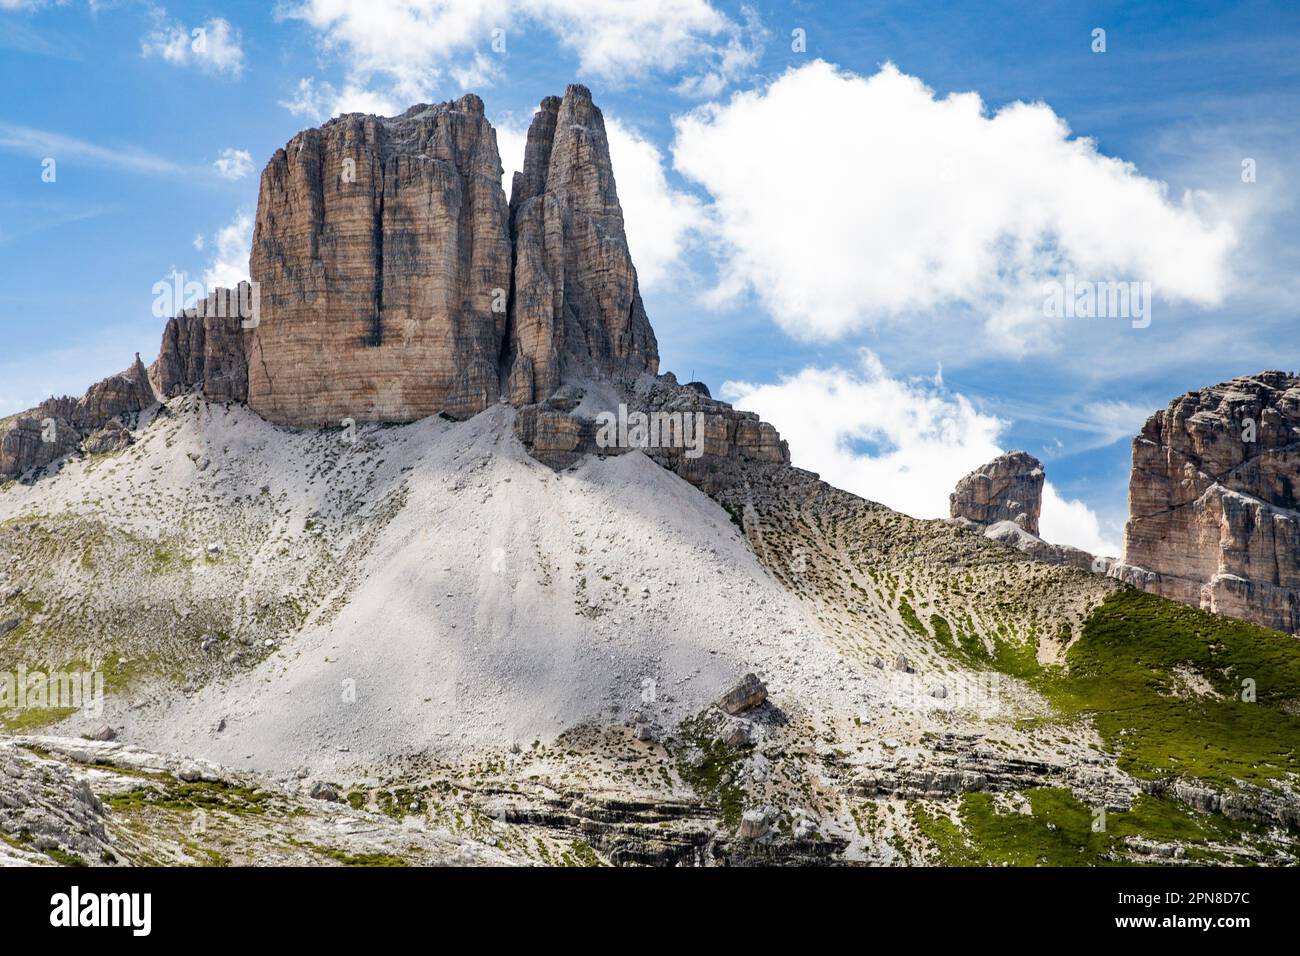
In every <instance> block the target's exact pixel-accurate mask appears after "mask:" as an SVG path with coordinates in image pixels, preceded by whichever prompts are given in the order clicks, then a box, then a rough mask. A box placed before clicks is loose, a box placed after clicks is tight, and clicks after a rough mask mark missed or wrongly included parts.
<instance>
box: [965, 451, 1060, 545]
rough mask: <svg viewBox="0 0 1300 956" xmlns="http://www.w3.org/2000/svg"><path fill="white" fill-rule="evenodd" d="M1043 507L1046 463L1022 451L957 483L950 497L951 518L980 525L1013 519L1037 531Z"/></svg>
mask: <svg viewBox="0 0 1300 956" xmlns="http://www.w3.org/2000/svg"><path fill="white" fill-rule="evenodd" d="M1042 506H1043V463H1042V462H1041V461H1039V460H1038V459H1037V458H1035V457H1034V456H1033V455H1030V454H1028V453H1026V452H1023V451H1013V452H1008V453H1007V454H1005V455H999V456H998V457H997V458H994V459H993V460H992V461H991V462H989V463H988V464H987V465H984V466H982V467H980V468H977V469H976V470H975V471H972V472H971V473H970V474H969V475H967V476H966V477H965V478H963V479H962V480H961V481H959V482H957V488H956V490H955V491H954V492H953V493H952V494H951V495H949V496H948V509H949V513H950V514H951V515H952V517H954V518H957V519H963V518H964V519H966V520H967V521H970V522H973V523H975V524H978V525H991V524H996V523H997V522H999V521H1010V522H1012V523H1013V524H1015V525H1017V526H1019V527H1020V528H1023V529H1024V530H1025V531H1028V532H1029V533H1030V534H1032V535H1037V534H1038V515H1039V512H1040V511H1041V510H1042Z"/></svg>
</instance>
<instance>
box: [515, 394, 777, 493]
mask: <svg viewBox="0 0 1300 956" xmlns="http://www.w3.org/2000/svg"><path fill="white" fill-rule="evenodd" d="M574 392H576V393H577V394H578V396H579V397H580V399H582V402H581V405H582V407H578V404H577V403H576V402H572V401H570V400H569V396H570V395H571V394H572V393H574ZM623 398H626V402H625V403H622V407H621V408H620V407H619V404H620V403H619V402H617V401H613V400H612V399H623ZM515 435H516V436H517V437H518V438H519V440H520V442H521V443H522V444H523V445H524V447H525V448H527V449H528V451H529V453H530V454H531V455H532V456H533V457H534V458H536V459H538V460H539V461H541V462H543V463H545V464H547V465H550V466H551V467H552V468H556V469H562V468H567V467H569V466H570V465H572V464H574V463H575V462H577V461H578V460H579V459H580V458H581V457H582V456H584V455H601V456H607V455H621V454H624V453H626V452H629V451H641V452H643V453H644V454H646V455H648V456H649V457H650V458H651V459H653V460H654V461H655V462H656V463H658V464H659V465H660V466H662V467H663V468H666V469H667V470H668V471H671V472H674V473H675V474H677V475H679V476H681V477H682V478H684V479H686V480H687V481H689V482H690V483H691V484H693V485H695V486H696V487H697V488H699V489H700V490H701V491H703V492H705V493H706V494H709V495H716V494H717V493H718V492H720V491H722V490H724V489H726V488H729V487H732V486H733V485H736V484H738V483H741V482H743V481H744V477H745V465H746V464H747V463H750V462H763V463H768V464H784V465H788V464H789V463H790V447H789V445H788V444H787V443H786V442H785V441H783V440H782V439H781V436H780V435H779V434H778V433H777V431H776V429H775V428H773V427H772V426H771V425H769V424H768V423H767V422H764V421H760V420H759V417H758V416H757V415H756V414H754V413H753V412H743V411H738V410H737V409H735V408H732V407H731V406H730V405H728V404H727V403H726V402H720V401H717V400H716V399H712V398H709V397H708V395H707V389H702V388H700V387H699V386H698V383H695V384H692V385H680V384H678V382H677V378H676V376H674V375H673V374H672V373H671V372H665V373H664V374H662V375H660V376H658V377H657V378H655V379H651V380H647V379H644V378H643V379H642V380H641V381H640V382H639V383H638V385H637V387H636V388H635V389H634V390H633V391H632V392H631V393H630V394H629V395H627V396H624V395H623V394H622V393H612V392H607V393H606V394H605V396H604V400H601V399H597V398H592V397H588V396H586V395H585V393H583V392H582V391H581V390H580V389H575V387H574V386H572V385H566V386H564V387H563V388H562V389H560V391H559V392H557V394H556V395H554V396H552V397H551V398H549V399H547V400H546V401H545V402H540V403H536V404H533V405H527V406H525V407H523V408H521V409H520V410H519V414H518V415H517V416H516V418H515Z"/></svg>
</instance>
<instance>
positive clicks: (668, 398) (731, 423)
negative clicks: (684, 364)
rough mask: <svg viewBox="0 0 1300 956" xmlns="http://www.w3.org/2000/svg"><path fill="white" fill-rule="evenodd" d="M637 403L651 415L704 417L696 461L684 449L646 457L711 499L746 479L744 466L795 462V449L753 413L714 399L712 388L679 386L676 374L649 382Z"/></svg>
mask: <svg viewBox="0 0 1300 956" xmlns="http://www.w3.org/2000/svg"><path fill="white" fill-rule="evenodd" d="M636 402H637V407H638V408H642V409H644V410H645V411H646V412H648V413H650V414H665V413H666V414H670V415H674V414H680V415H682V416H688V415H689V416H694V415H697V414H699V415H703V416H704V418H703V422H704V441H703V449H702V454H700V455H698V456H697V457H692V455H693V454H694V453H693V451H692V450H691V449H689V448H686V447H684V446H683V445H682V444H671V445H668V446H666V447H658V448H647V449H646V454H648V455H649V456H650V457H651V458H653V459H654V460H655V461H657V462H658V463H659V464H660V465H662V466H663V467H664V468H667V469H668V470H669V471H673V472H676V473H677V474H678V475H680V476H681V477H683V478H685V479H686V480H687V481H689V482H690V483H691V484H693V485H695V486H696V487H698V488H700V489H701V490H702V491H704V492H705V493H706V494H710V495H711V494H715V493H716V492H718V491H720V490H722V489H723V488H726V487H729V486H730V485H732V484H734V483H736V482H737V481H740V480H743V479H742V475H741V473H742V468H741V466H742V465H743V463H745V462H751V461H755V462H769V463H774V464H786V465H788V464H789V463H790V446H789V445H788V444H787V443H786V442H784V441H782V440H781V436H780V435H779V434H778V433H777V430H776V429H775V428H774V427H772V426H771V425H769V424H768V423H767V422H764V421H760V420H759V417H758V416H757V415H755V414H754V413H753V412H742V411H738V410H736V409H734V408H732V407H731V406H730V405H728V404H727V403H726V402H720V401H718V400H716V399H713V398H709V396H708V394H707V389H704V390H701V389H699V388H697V387H695V386H694V385H679V384H678V383H677V379H676V377H675V376H674V375H673V374H672V373H671V372H666V373H664V374H663V375H660V376H659V377H658V378H657V379H656V380H654V381H652V382H649V383H646V382H644V381H643V382H642V383H641V384H640V386H639V388H638V390H637V393H636Z"/></svg>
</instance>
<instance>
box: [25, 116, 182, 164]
mask: <svg viewBox="0 0 1300 956" xmlns="http://www.w3.org/2000/svg"><path fill="white" fill-rule="evenodd" d="M0 149H4V150H7V151H9V152H12V153H21V154H23V155H27V156H34V157H36V158H38V159H44V158H45V157H51V158H53V159H54V160H56V161H62V160H67V159H72V160H80V161H83V162H87V163H91V164H93V165H95V166H106V167H110V168H112V169H122V170H126V171H128V172H133V173H164V174H168V175H180V174H192V173H194V172H195V171H196V170H195V168H194V167H192V166H185V165H183V164H181V163H178V162H176V161H175V160H172V159H168V158H167V157H166V156H159V155H158V154H157V153H151V152H149V151H148V150H145V149H141V148H140V147H138V146H132V145H114V146H101V145H99V144H98V143H92V142H90V141H89V140H84V139H78V138H77V137H75V136H65V135H63V134H62V133H55V132H51V131H50V130H43V129H36V128H35V127H31V126H20V125H18V124H16V123H6V122H4V121H0Z"/></svg>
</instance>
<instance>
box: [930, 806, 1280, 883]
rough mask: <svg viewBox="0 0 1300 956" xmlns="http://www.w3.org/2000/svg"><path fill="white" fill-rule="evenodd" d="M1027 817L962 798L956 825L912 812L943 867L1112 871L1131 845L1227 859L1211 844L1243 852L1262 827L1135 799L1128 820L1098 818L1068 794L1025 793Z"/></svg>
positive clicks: (1117, 815)
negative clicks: (1175, 847) (1135, 841)
mask: <svg viewBox="0 0 1300 956" xmlns="http://www.w3.org/2000/svg"><path fill="white" fill-rule="evenodd" d="M1023 795H1024V796H1025V797H1026V798H1027V799H1028V801H1029V808H1030V812H1029V813H1027V814H1026V813H1020V812H1017V811H1015V810H1008V809H1001V810H1000V809H998V808H997V806H996V805H995V802H994V798H993V796H992V795H991V794H987V793H967V794H964V795H963V796H962V798H961V802H960V804H959V806H958V810H957V818H958V820H957V821H954V820H952V819H950V818H949V817H948V816H945V815H943V814H940V813H931V812H929V811H927V810H926V809H925V808H923V807H922V806H921V805H920V804H918V803H915V802H913V803H911V804H909V811H910V814H911V818H912V821H913V823H914V824H915V825H916V827H917V829H919V830H920V831H921V833H923V834H924V835H925V837H926V839H927V841H928V842H929V843H930V845H931V847H932V848H933V852H934V854H935V856H936V860H935V862H938V863H941V864H943V865H945V866H1002V865H1007V866H1040V865H1041V866H1116V865H1123V864H1125V863H1127V862H1128V860H1127V859H1126V854H1125V849H1126V846H1127V845H1128V841H1129V839H1130V838H1132V837H1140V838H1142V839H1145V840H1148V841H1153V842H1156V843H1177V844H1179V845H1181V846H1183V847H1184V848H1185V849H1186V852H1187V859H1188V860H1189V861H1192V862H1223V861H1225V860H1228V859H1231V857H1230V856H1228V855H1227V854H1225V853H1223V852H1221V851H1219V850H1218V849H1216V844H1230V845H1234V846H1239V845H1242V844H1243V843H1246V842H1248V841H1249V839H1250V838H1251V837H1252V836H1260V835H1262V832H1263V828H1262V827H1261V826H1260V825H1259V824H1255V823H1251V822H1246V821H1234V820H1228V819H1226V818H1224V817H1219V816H1212V815H1210V814H1204V813H1199V812H1197V811H1195V810H1192V809H1191V808H1189V807H1186V806H1184V805H1182V804H1176V803H1174V802H1173V801H1170V800H1165V799H1161V798H1157V797H1151V796H1146V795H1143V796H1139V797H1138V798H1137V800H1136V801H1134V803H1133V807H1132V809H1131V810H1129V811H1127V812H1119V811H1113V812H1108V813H1105V814H1104V816H1101V815H1100V811H1094V809H1093V808H1092V807H1089V806H1087V805H1086V804H1084V803H1083V802H1081V801H1080V800H1078V799H1077V798H1075V797H1074V796H1073V795H1072V794H1071V793H1070V792H1069V791H1068V790H1063V789H1054V788H1041V789H1033V790H1026V791H1025V792H1024V794H1023Z"/></svg>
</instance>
